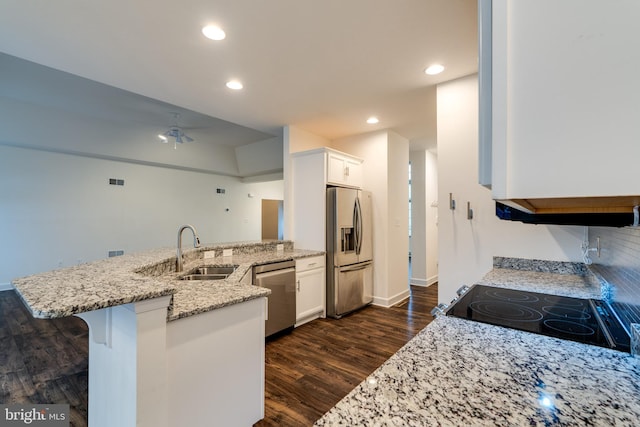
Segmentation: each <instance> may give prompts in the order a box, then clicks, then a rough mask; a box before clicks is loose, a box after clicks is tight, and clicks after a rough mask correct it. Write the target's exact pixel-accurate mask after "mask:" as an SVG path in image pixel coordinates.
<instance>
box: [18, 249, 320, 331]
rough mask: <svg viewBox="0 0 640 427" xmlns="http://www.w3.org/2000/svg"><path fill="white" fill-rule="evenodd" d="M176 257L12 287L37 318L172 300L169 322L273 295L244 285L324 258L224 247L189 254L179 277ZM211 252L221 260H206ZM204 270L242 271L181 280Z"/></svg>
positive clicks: (74, 270) (80, 270) (144, 257)
mask: <svg viewBox="0 0 640 427" xmlns="http://www.w3.org/2000/svg"><path fill="white" fill-rule="evenodd" d="M276 244H284V250H282V251H277V250H276ZM223 249H233V252H234V255H233V256H231V257H223V256H221V254H222V250H223ZM175 251H176V250H175V248H160V249H153V250H148V251H144V252H138V253H133V254H128V255H124V256H120V257H114V258H108V259H104V260H99V261H94V262H90V263H86V264H82V265H78V266H74V267H69V268H63V269H59V270H54V271H50V272H46V273H40V274H35V275H32V276H27V277H22V278H18V279H14V280H13V281H12V283H13V285H14V287H15V289H16V291H17V292H18V294H19V295H20V297H21V298H22V300H23V301H24V302H25V304H26V306H27V308H28V309H29V310H30V311H31V314H32V315H33V316H34V317H36V318H44V319H50V318H57V317H67V316H71V315H74V314H77V313H83V312H87V311H92V310H97V309H100V308H106V307H111V306H116V305H122V304H128V303H132V302H136V301H142V300H146V299H151V298H157V297H161V296H165V295H172V296H173V298H172V302H171V305H170V307H169V311H168V315H167V320H176V319H179V318H183V317H187V316H191V315H194V314H198V313H202V312H205V311H209V310H213V309H216V308H220V307H224V306H228V305H231V304H237V303H240V302H243V301H247V300H250V299H254V298H260V297H264V296H267V295H269V293H270V291H269V290H268V289H265V288H259V287H256V286H248V285H243V284H241V283H240V280H241V279H242V278H243V276H244V275H245V273H247V272H248V271H249V270H250V269H251V267H252V266H253V265H258V264H266V263H270V262H277V261H286V260H292V259H297V258H303V257H310V256H318V255H323V254H324V253H323V252H319V251H308V250H301V249H293V243H292V242H290V241H284V242H280V241H279V242H235V243H221V244H215V245H206V246H203V247H201V248H198V249H185V250H184V252H183V254H184V260H185V263H184V271H183V272H182V273H176V272H175V258H176V256H175ZM207 252H208V253H209V254H213V255H215V256H213V257H210V258H204V254H205V253H207ZM202 265H237V268H236V270H235V271H234V272H233V274H231V275H230V276H229V277H228V278H226V279H223V280H216V281H206V280H202V281H183V280H179V276H181V275H183V274H187V273H188V272H189V270H190V269H193V268H195V267H197V266H202ZM249 274H250V273H249Z"/></svg>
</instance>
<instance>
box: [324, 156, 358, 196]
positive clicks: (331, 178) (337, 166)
mask: <svg viewBox="0 0 640 427" xmlns="http://www.w3.org/2000/svg"><path fill="white" fill-rule="evenodd" d="M327 184H332V185H338V186H342V187H355V188H362V160H360V159H358V158H355V157H352V156H347V155H345V154H343V153H338V152H335V151H327Z"/></svg>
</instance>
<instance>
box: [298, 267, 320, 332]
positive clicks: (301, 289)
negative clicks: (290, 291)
mask: <svg viewBox="0 0 640 427" xmlns="http://www.w3.org/2000/svg"><path fill="white" fill-rule="evenodd" d="M325 287H326V276H325V262H324V257H323V256H318V257H310V258H301V259H298V260H296V326H300V325H302V324H304V323H307V322H309V321H311V320H313V319H317V318H318V317H325V292H326V291H325Z"/></svg>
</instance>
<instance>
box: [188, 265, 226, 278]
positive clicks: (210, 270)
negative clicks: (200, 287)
mask: <svg viewBox="0 0 640 427" xmlns="http://www.w3.org/2000/svg"><path fill="white" fill-rule="evenodd" d="M234 271H236V268H235V267H233V266H232V267H198V268H196V269H195V270H193V271H191V272H189V274H204V275H210V274H223V275H225V276H228V275H230V274H231V273H233V272H234Z"/></svg>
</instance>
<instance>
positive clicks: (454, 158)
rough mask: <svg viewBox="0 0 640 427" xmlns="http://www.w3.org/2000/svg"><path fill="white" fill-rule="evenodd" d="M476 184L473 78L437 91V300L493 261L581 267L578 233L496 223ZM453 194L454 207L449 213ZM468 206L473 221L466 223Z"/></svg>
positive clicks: (471, 280) (486, 197) (486, 195)
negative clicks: (546, 261) (540, 261)
mask: <svg viewBox="0 0 640 427" xmlns="http://www.w3.org/2000/svg"><path fill="white" fill-rule="evenodd" d="M477 179H478V83H477V75H472V76H469V77H465V78H461V79H458V80H455V81H452V82H448V83H444V84H441V85H439V86H438V193H439V197H440V200H439V206H438V230H439V233H438V251H439V254H440V256H439V279H438V281H439V288H438V291H439V296H438V298H439V300H440V302H445V303H449V302H450V301H451V299H452V298H453V296H454V295H455V290H456V289H457V288H458V287H460V286H461V285H462V284H471V283H474V282H475V281H477V280H479V279H480V278H482V276H483V275H484V274H486V273H487V272H488V271H489V270H491V268H492V261H493V256H509V257H520V258H534V259H550V260H558V261H581V259H582V258H581V255H580V242H581V239H582V233H583V228H582V227H570V226H544V225H532V224H522V223H516V222H510V221H501V220H499V219H498V218H497V217H496V216H495V203H494V202H493V201H492V199H491V192H490V191H489V190H487V189H485V188H484V187H482V186H480V185H479V184H478V183H477ZM449 193H453V196H454V198H455V200H456V203H457V207H456V209H455V210H450V209H449V204H448V197H449ZM467 201H470V202H471V207H472V208H473V211H474V219H473V220H471V221H469V220H467V212H466V204H467Z"/></svg>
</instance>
